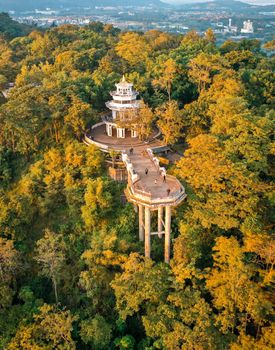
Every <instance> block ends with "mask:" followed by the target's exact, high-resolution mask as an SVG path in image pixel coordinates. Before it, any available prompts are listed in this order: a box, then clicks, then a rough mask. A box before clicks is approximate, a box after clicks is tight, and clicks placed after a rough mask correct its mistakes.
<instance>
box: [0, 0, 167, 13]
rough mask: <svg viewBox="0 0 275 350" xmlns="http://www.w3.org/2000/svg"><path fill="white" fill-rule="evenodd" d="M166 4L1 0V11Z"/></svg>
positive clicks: (122, 0) (108, 0) (157, 2)
mask: <svg viewBox="0 0 275 350" xmlns="http://www.w3.org/2000/svg"><path fill="white" fill-rule="evenodd" d="M150 4H152V5H155V6H166V5H165V4H164V3H163V2H161V1H160V0H149V1H147V0H116V1H113V0H102V1H100V0H79V1H77V2H75V1H73V0H56V1H55V0H37V1H32V0H26V1H24V2H22V1H21V0H11V1H6V0H0V11H9V10H15V11H24V10H27V9H29V10H30V9H35V8H46V7H52V8H58V7H94V6H120V5H121V6H148V5H150Z"/></svg>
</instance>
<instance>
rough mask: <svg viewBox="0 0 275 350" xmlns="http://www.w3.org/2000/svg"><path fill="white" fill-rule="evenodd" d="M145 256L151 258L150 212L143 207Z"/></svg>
mask: <svg viewBox="0 0 275 350" xmlns="http://www.w3.org/2000/svg"><path fill="white" fill-rule="evenodd" d="M145 256H146V257H147V258H150V256H151V212H150V208H148V207H145Z"/></svg>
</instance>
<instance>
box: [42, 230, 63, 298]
mask: <svg viewBox="0 0 275 350" xmlns="http://www.w3.org/2000/svg"><path fill="white" fill-rule="evenodd" d="M36 246H37V248H36V256H35V260H36V261H37V262H38V263H39V264H40V265H41V274H42V275H44V276H46V277H49V278H50V279H51V280H52V283H53V288H54V295H55V301H56V303H58V283H59V281H60V278H61V276H62V268H63V266H64V262H65V251H64V243H63V241H62V237H61V236H60V235H58V234H56V233H54V232H52V231H50V230H48V229H46V230H45V233H44V237H43V238H41V239H40V240H39V241H37V244H36Z"/></svg>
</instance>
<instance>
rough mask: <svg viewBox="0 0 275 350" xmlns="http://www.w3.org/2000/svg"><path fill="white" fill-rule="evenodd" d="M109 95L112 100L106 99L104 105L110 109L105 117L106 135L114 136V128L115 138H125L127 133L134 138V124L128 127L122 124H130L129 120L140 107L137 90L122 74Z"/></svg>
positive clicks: (135, 135)
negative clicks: (107, 116)
mask: <svg viewBox="0 0 275 350" xmlns="http://www.w3.org/2000/svg"><path fill="white" fill-rule="evenodd" d="M110 95H111V96H112V97H113V100H112V101H108V102H107V103H106V106H107V107H108V108H109V109H110V110H111V111H112V115H111V116H110V117H109V118H106V119H105V124H106V132H107V135H108V136H114V135H113V133H114V131H115V130H116V137H117V138H125V137H126V136H128V135H126V134H128V133H129V136H130V137H132V138H136V137H137V136H138V134H137V131H136V129H135V124H132V125H131V126H130V128H127V127H123V124H124V123H125V124H127V123H129V124H131V120H132V119H133V118H135V117H136V116H137V112H138V109H139V108H140V101H138V100H137V96H138V92H137V91H135V90H134V87H133V84H131V83H128V82H127V81H126V79H125V76H123V78H122V80H121V81H120V82H119V83H118V84H116V91H113V92H111V93H110ZM118 124H119V125H118Z"/></svg>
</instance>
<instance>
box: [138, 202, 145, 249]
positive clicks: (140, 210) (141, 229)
mask: <svg viewBox="0 0 275 350" xmlns="http://www.w3.org/2000/svg"><path fill="white" fill-rule="evenodd" d="M138 221H139V222H138V224H139V240H140V241H141V242H142V241H144V208H143V205H141V204H139V205H138Z"/></svg>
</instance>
